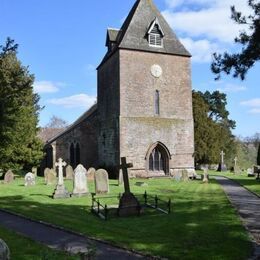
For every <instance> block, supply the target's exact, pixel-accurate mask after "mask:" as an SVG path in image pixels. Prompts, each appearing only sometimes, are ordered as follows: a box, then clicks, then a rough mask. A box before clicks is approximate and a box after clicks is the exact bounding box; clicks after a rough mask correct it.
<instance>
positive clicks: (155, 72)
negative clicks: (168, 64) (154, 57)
mask: <svg viewBox="0 0 260 260" xmlns="http://www.w3.org/2000/svg"><path fill="white" fill-rule="evenodd" d="M162 72H163V71H162V68H161V67H160V65H158V64H154V65H152V67H151V73H152V75H153V76H154V77H155V78H160V77H161V75H162Z"/></svg>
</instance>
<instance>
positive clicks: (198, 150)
mask: <svg viewBox="0 0 260 260" xmlns="http://www.w3.org/2000/svg"><path fill="white" fill-rule="evenodd" d="M192 97H193V115H194V135H195V136H194V139H195V162H196V163H199V164H203V163H218V162H219V158H220V151H221V150H224V152H225V154H226V157H225V158H226V160H225V161H226V162H229V164H231V161H232V156H233V155H234V154H235V149H236V147H235V145H234V136H233V135H232V133H231V129H232V128H233V127H235V121H232V120H229V118H228V115H229V112H228V111H227V110H226V96H225V94H223V93H220V92H213V93H212V94H211V93H210V92H208V91H206V92H205V93H202V92H200V91H198V92H196V91H193V93H192Z"/></svg>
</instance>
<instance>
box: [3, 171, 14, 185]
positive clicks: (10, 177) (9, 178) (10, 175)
mask: <svg viewBox="0 0 260 260" xmlns="http://www.w3.org/2000/svg"><path fill="white" fill-rule="evenodd" d="M13 180H14V174H13V172H12V171H11V170H8V171H7V172H6V174H5V177H4V183H5V184H7V183H11V182H12V181H13Z"/></svg>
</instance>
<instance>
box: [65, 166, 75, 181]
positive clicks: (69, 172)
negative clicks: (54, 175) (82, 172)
mask: <svg viewBox="0 0 260 260" xmlns="http://www.w3.org/2000/svg"><path fill="white" fill-rule="evenodd" d="M73 175H74V172H73V168H72V166H71V165H68V166H67V167H66V179H67V180H73Z"/></svg>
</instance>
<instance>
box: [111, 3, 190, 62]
mask: <svg viewBox="0 0 260 260" xmlns="http://www.w3.org/2000/svg"><path fill="white" fill-rule="evenodd" d="M156 34H158V37H156ZM116 47H118V48H122V49H133V50H140V51H151V52H160V53H166V54H175V55H181V56H188V57H190V56H191V55H190V53H189V52H188V51H187V50H186V49H185V47H184V46H183V45H182V43H181V42H180V41H179V40H178V38H177V36H176V35H175V33H174V32H173V31H172V29H171V28H170V26H169V24H168V23H167V22H166V20H165V19H164V17H163V16H162V15H161V13H160V12H159V10H158V9H157V8H156V6H155V5H154V4H153V2H152V1H151V0H137V1H136V3H135V5H134V6H133V8H132V10H131V11H130V13H129V15H128V16H127V18H126V20H125V22H124V24H123V25H122V27H121V29H120V30H118V34H117V39H116ZM156 47H160V48H156Z"/></svg>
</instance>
